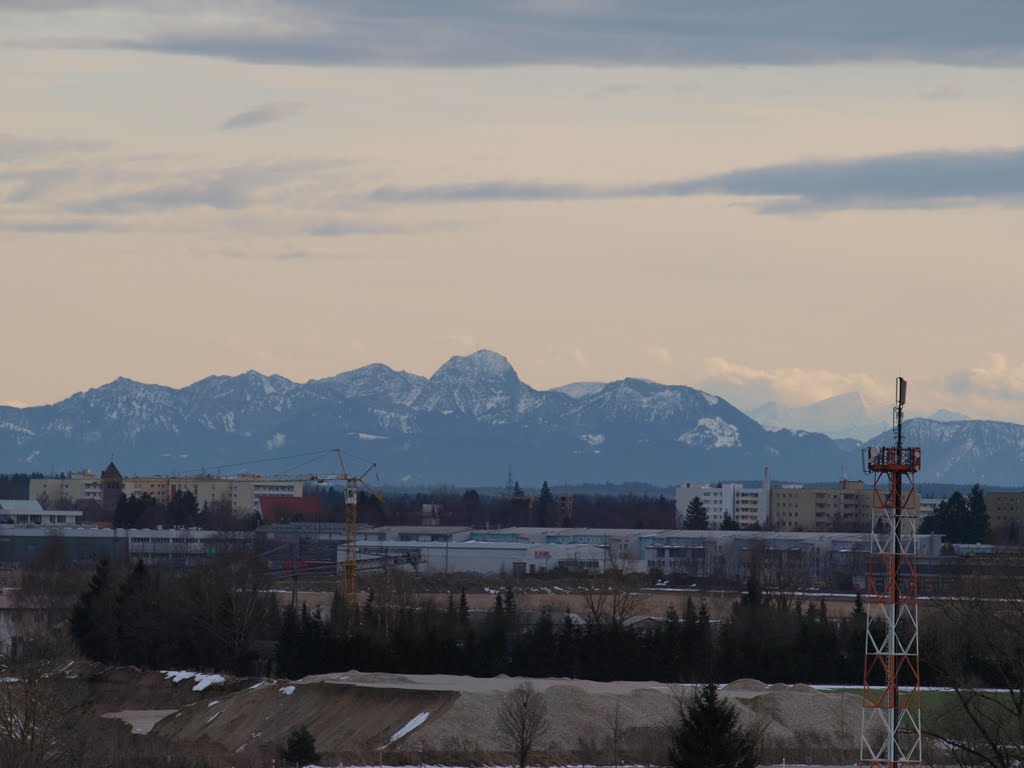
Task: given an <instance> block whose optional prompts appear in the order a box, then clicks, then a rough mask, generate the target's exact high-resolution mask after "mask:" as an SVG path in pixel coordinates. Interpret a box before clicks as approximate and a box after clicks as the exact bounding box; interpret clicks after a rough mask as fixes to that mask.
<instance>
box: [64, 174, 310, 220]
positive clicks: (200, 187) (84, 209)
mask: <svg viewBox="0 0 1024 768" xmlns="http://www.w3.org/2000/svg"><path fill="white" fill-rule="evenodd" d="M299 170H300V169H299V168H298V167H294V166H289V165H285V164H279V165H245V166H237V167H233V168H227V169H219V170H209V171H195V172H192V173H186V174H182V175H180V176H179V178H177V179H174V180H172V181H169V182H165V183H161V184H155V185H151V186H148V187H143V188H141V189H134V190H131V191H129V192H119V193H115V194H109V195H103V196H101V197H97V198H95V199H93V200H86V201H79V202H75V203H70V204H69V205H68V206H67V207H68V209H69V210H72V211H75V212H78V213H140V212H145V211H166V210H168V209H173V208H187V207H193V206H208V207H211V208H216V209H220V210H238V209H241V208H247V207H249V206H251V205H253V204H255V203H256V202H258V201H260V200H261V199H266V198H267V197H269V196H270V195H272V194H273V191H274V189H275V188H276V187H277V186H278V185H281V184H283V183H285V182H287V181H288V180H290V179H292V178H294V177H295V175H296V174H297V173H298V172H299Z"/></svg>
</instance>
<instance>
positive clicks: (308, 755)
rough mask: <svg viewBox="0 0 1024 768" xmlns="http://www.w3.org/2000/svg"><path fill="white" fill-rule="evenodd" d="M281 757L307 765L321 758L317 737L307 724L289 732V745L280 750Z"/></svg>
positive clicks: (292, 762)
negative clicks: (317, 747) (317, 749)
mask: <svg viewBox="0 0 1024 768" xmlns="http://www.w3.org/2000/svg"><path fill="white" fill-rule="evenodd" d="M279 754H280V757H281V759H282V760H284V761H285V762H286V763H289V764H292V765H298V766H306V765H310V764H311V763H315V762H317V761H318V760H319V759H320V753H319V752H317V751H316V738H314V736H313V734H312V733H310V732H309V729H308V728H306V726H302V727H301V728H295V729H294V730H292V732H291V733H289V734H288V745H287V746H286V747H285V748H284V749H282V750H280V752H279Z"/></svg>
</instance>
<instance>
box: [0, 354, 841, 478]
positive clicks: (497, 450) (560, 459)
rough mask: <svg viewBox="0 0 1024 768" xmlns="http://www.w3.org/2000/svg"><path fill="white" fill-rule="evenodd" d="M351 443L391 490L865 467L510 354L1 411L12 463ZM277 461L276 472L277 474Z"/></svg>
mask: <svg viewBox="0 0 1024 768" xmlns="http://www.w3.org/2000/svg"><path fill="white" fill-rule="evenodd" d="M333 447H341V448H348V449H350V450H353V451H354V452H356V453H360V454H363V455H369V456H370V458H372V459H373V460H375V461H376V462H377V463H378V464H379V466H380V467H381V470H382V478H383V479H384V480H385V481H387V482H397V481H399V480H400V479H401V478H403V477H409V478H416V479H417V480H418V481H420V482H451V483H458V484H485V483H486V484H497V483H500V482H502V481H503V480H504V477H505V473H506V472H507V468H508V466H509V465H510V464H511V465H512V466H513V467H514V471H515V474H516V476H517V477H518V478H519V479H520V480H521V481H522V482H526V483H531V484H535V483H539V482H540V481H541V480H544V479H548V480H551V481H552V482H575V483H583V482H623V481H630V480H637V481H646V482H651V483H659V484H670V483H676V482H680V481H684V480H717V479H720V478H722V477H751V478H754V477H759V476H760V475H761V473H762V472H763V470H764V467H765V466H768V467H769V468H770V469H771V471H772V474H773V475H774V476H775V477H780V478H787V479H792V480H797V481H799V480H807V481H812V480H831V479H835V478H836V477H838V476H839V472H840V470H841V468H842V467H843V466H847V465H850V464H851V462H854V461H857V460H858V459H856V458H855V457H854V456H853V453H854V451H851V450H850V446H849V445H845V444H844V445H842V446H840V445H839V444H837V443H836V442H834V441H832V440H830V439H829V438H828V437H826V436H824V435H821V434H813V433H809V432H806V431H795V432H794V431H790V430H787V429H780V430H777V431H768V430H766V429H765V428H764V427H762V426H761V425H760V424H758V423H757V422H756V421H754V420H753V419H751V418H750V417H748V416H747V415H745V414H743V413H741V412H740V411H739V410H737V409H736V408H734V407H733V406H732V405H730V404H729V403H728V402H726V401H725V400H723V399H721V398H719V397H715V396H714V395H711V394H708V393H705V392H701V391H700V390H696V389H692V388H690V387H683V386H666V385H662V384H656V383H653V382H650V381H646V380H642V379H630V378H627V379H623V380H621V381H615V382H609V383H605V384H577V385H567V387H560V388H558V389H554V390H549V391H538V390H535V389H533V388H532V387H530V386H529V385H527V384H525V383H524V382H523V381H521V380H520V379H519V376H518V375H517V374H516V372H515V370H514V369H513V368H512V366H511V365H510V364H509V362H508V360H506V359H505V358H504V357H502V356H501V355H499V354H497V353H495V352H491V351H488V350H481V351H480V352H476V353H474V354H472V355H466V356H460V357H453V358H452V359H451V360H449V361H448V362H446V363H445V364H444V365H442V366H441V367H440V368H439V369H438V370H437V371H436V372H435V373H434V375H433V376H431V377H429V378H425V377H423V376H416V375H414V374H410V373H405V372H402V371H395V370H392V369H391V368H389V367H387V366H385V365H369V366H366V367H364V368H360V369H357V370H354V371H349V372H347V373H342V374H339V375H337V376H333V377H330V378H326V379H318V380H314V381H309V382H307V383H305V384H297V383H295V382H292V381H289V380H288V379H285V378H283V377H280V376H265V375H263V374H260V373H257V372H255V371H250V372H248V373H245V374H242V375H240V376H231V377H228V376H211V377H209V378H206V379H203V380H201V381H198V382H196V383H195V384H192V385H190V386H188V387H184V388H183V389H172V388H169V387H162V386H158V385H147V384H140V383H138V382H133V381H129V380H127V379H118V380H117V381H114V382H112V383H110V384H107V385H105V386H102V387H98V388H96V389H92V390H89V391H87V392H83V393H79V394H76V395H73V396H72V397H70V398H68V399H67V400H64V401H62V402H60V403H56V404H54V405H47V406H40V407H33V408H23V409H17V408H9V407H0V470H3V471H38V470H49V468H50V467H51V466H53V467H56V468H58V469H64V470H66V469H68V468H78V467H85V466H91V467H98V466H100V465H102V464H105V463H106V462H107V461H109V458H110V456H111V455H113V456H114V457H115V459H116V460H117V463H118V466H119V467H121V468H122V470H124V471H127V472H131V473H142V472H163V473H171V472H181V471H190V470H193V469H195V468H198V467H207V468H210V469H215V468H217V467H224V466H230V467H231V468H232V471H236V472H237V471H243V470H248V471H260V470H261V469H262V470H263V471H269V469H268V467H269V466H270V465H268V464H265V463H263V462H265V461H266V460H268V459H274V458H275V457H288V456H290V455H295V454H300V453H305V452H309V451H317V450H323V449H329V448H333ZM280 469H281V466H280V465H278V466H277V468H276V470H277V471H280Z"/></svg>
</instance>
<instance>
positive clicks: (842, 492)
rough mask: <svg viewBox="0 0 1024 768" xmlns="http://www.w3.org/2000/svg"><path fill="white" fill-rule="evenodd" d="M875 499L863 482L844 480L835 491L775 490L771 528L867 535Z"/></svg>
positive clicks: (791, 487)
mask: <svg viewBox="0 0 1024 768" xmlns="http://www.w3.org/2000/svg"><path fill="white" fill-rule="evenodd" d="M871 495H872V490H871V489H870V488H865V487H864V481H863V480H840V481H839V485H838V486H837V487H835V488H804V487H803V486H802V485H784V486H782V487H781V488H773V489H772V492H771V505H770V506H771V512H770V515H769V517H770V520H771V527H772V529H773V530H776V531H808V532H818V531H867V530H869V529H870V527H871Z"/></svg>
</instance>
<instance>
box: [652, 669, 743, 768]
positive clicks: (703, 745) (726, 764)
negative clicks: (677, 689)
mask: <svg viewBox="0 0 1024 768" xmlns="http://www.w3.org/2000/svg"><path fill="white" fill-rule="evenodd" d="M669 759H670V761H671V764H672V766H673V767H674V768H755V766H757V764H758V762H759V759H760V755H759V750H758V745H757V743H756V741H755V739H754V738H753V736H752V734H751V733H750V732H749V731H747V730H746V729H744V728H742V727H741V726H740V724H739V716H738V715H737V714H736V708H735V707H733V705H732V704H731V703H729V702H728V701H725V700H723V699H721V698H719V696H718V686H717V685H715V684H714V683H708V684H707V685H705V686H703V687H702V688H701V689H700V690H698V691H697V692H696V693H695V694H694V695H693V696H691V697H690V698H689V699H688V700H680V701H679V718H678V721H677V722H676V724H675V726H674V727H673V729H672V743H671V747H670V750H669Z"/></svg>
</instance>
